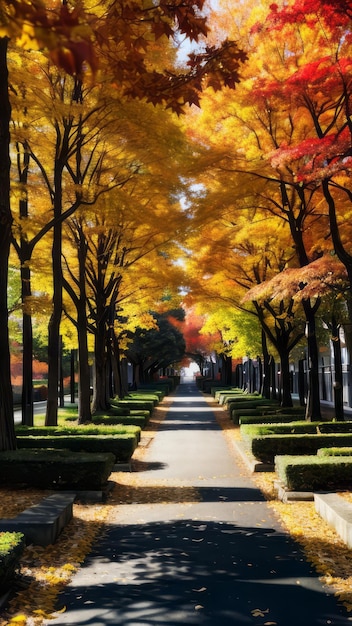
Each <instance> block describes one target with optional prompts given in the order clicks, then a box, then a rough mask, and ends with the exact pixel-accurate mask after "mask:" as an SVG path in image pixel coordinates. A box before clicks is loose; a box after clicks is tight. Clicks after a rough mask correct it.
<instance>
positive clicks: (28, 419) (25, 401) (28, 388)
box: [17, 143, 33, 426]
mask: <svg viewBox="0 0 352 626" xmlns="http://www.w3.org/2000/svg"><path fill="white" fill-rule="evenodd" d="M27 148H28V146H27V145H26V143H24V144H23V149H24V154H23V163H22V162H21V151H20V147H18V150H17V164H18V166H17V169H18V173H19V181H20V183H21V185H23V186H24V187H26V185H27V182H28V168H29V162H30V156H29V152H28V149H27ZM19 213H20V219H21V220H24V219H27V218H28V200H27V194H26V196H25V197H24V198H21V199H20V201H19ZM18 255H19V260H20V263H21V300H22V305H23V313H22V424H25V425H26V426H33V328H32V314H31V313H30V312H29V310H28V309H26V306H25V304H26V300H27V299H28V298H30V297H31V295H32V288H31V270H30V265H29V262H30V260H31V256H32V248H31V246H30V245H29V244H28V241H27V239H26V238H25V237H24V236H23V235H22V233H21V239H20V244H19V249H18Z"/></svg>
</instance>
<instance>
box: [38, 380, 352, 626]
mask: <svg viewBox="0 0 352 626" xmlns="http://www.w3.org/2000/svg"><path fill="white" fill-rule="evenodd" d="M172 400H173V401H172V404H171V405H170V409H169V411H168V414H167V417H166V419H165V421H164V422H163V423H162V424H161V426H160V428H159V430H158V432H157V433H156V435H155V437H154V439H153V441H152V443H151V445H150V447H149V448H148V450H147V451H146V456H145V457H144V459H143V463H142V464H141V468H142V472H141V474H140V475H139V476H138V481H139V482H138V485H139V487H138V488H137V489H136V503H133V504H126V505H121V506H118V507H117V512H116V519H115V522H114V523H113V524H111V525H109V526H108V528H107V529H106V532H105V533H104V535H103V536H102V537H101V538H100V539H99V541H98V542H97V544H96V545H95V548H94V551H93V552H92V554H91V555H90V556H89V558H88V559H87V561H86V563H85V564H84V566H82V567H81V569H80V570H79V571H78V573H77V574H76V575H75V577H74V578H73V580H72V582H71V584H70V585H69V586H68V587H67V588H66V589H65V591H64V592H63V593H62V594H61V595H60V598H59V603H58V608H60V607H62V606H63V605H65V606H66V607H67V608H66V612H65V613H62V614H61V615H60V616H59V617H58V618H57V619H54V620H50V622H47V623H48V624H51V625H52V626H63V625H66V626H67V625H70V626H74V625H76V626H79V625H84V626H103V625H104V626H105V625H108V626H116V625H120V626H154V625H155V626H160V625H162V626H176V625H181V624H183V625H185V626H190V625H197V626H198V625H199V626H245V625H250V626H318V625H319V626H323V625H327V624H329V625H332V626H342V625H343V626H348V624H351V623H352V622H351V621H350V620H349V619H348V616H347V614H346V613H345V611H344V609H343V608H342V607H339V605H338V604H337V602H336V600H335V598H334V596H332V595H330V594H329V590H326V589H323V588H322V586H321V584H320V582H319V580H318V578H317V576H316V574H315V573H314V571H312V568H311V567H310V565H309V564H307V563H306V561H305V559H304V557H303V554H302V553H301V551H300V548H299V547H298V546H297V544H296V543H295V542H293V541H292V540H291V538H290V537H289V536H288V535H287V534H286V533H285V532H284V531H283V530H282V528H281V527H280V525H279V523H278V521H277V520H276V518H275V517H274V515H273V513H272V511H271V510H270V509H269V508H268V506H267V504H266V502H265V501H264V499H263V496H262V494H261V492H260V491H259V490H258V489H257V488H256V486H255V485H254V483H253V482H252V481H251V478H250V477H249V476H248V474H247V472H246V471H244V470H243V468H242V466H241V464H240V463H239V464H238V463H237V461H236V458H235V456H234V452H233V451H232V450H231V449H229V447H228V444H227V441H226V438H225V437H224V434H223V432H222V431H221V429H220V428H219V427H218V425H217V423H216V419H215V416H214V412H213V408H212V407H211V406H210V405H209V404H208V403H207V402H206V401H205V400H204V399H203V396H202V394H201V393H200V392H199V391H198V390H197V388H196V386H195V385H194V384H192V383H191V384H183V385H180V386H179V387H178V389H177V391H176V393H175V394H174V395H173V397H172ZM139 489H140V497H139V496H138V491H139ZM154 490H155V491H156V492H157V493H159V494H160V498H161V499H163V490H164V493H165V502H163V503H160V502H159V503H155V501H156V499H157V498H155V497H154V496H155V493H154ZM148 494H149V496H150V501H151V502H148ZM170 494H171V497H170ZM173 496H174V497H173ZM138 502H139V503H138Z"/></svg>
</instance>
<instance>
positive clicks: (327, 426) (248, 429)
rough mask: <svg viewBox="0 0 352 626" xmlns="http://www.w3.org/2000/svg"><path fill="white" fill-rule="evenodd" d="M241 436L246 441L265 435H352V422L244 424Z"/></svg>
mask: <svg viewBox="0 0 352 626" xmlns="http://www.w3.org/2000/svg"><path fill="white" fill-rule="evenodd" d="M240 431H241V435H242V437H243V438H244V439H248V438H253V437H263V436H264V435H302V434H305V433H306V434H310V435H314V434H315V435H323V434H335V433H352V422H306V421H299V422H291V423H289V424H280V423H271V424H270V423H269V424H242V425H241V428H240Z"/></svg>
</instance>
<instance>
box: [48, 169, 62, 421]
mask: <svg viewBox="0 0 352 626" xmlns="http://www.w3.org/2000/svg"><path fill="white" fill-rule="evenodd" d="M62 169H63V167H62V165H61V164H60V163H56V164H55V174H54V179H55V198H54V216H55V218H56V221H55V224H54V227H53V243H52V271H53V309H52V313H51V316H50V321H49V329H48V330H49V332H48V364H49V371H48V401H47V406H46V417H45V425H46V426H57V409H58V385H59V358H60V350H59V344H60V322H61V315H62V265H61V255H62V222H61V213H62Z"/></svg>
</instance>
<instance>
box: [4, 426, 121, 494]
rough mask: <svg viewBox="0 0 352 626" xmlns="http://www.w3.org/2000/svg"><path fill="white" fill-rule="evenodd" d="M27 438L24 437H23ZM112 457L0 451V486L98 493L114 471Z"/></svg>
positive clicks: (76, 453) (49, 451)
mask: <svg viewBox="0 0 352 626" xmlns="http://www.w3.org/2000/svg"><path fill="white" fill-rule="evenodd" d="M23 439H27V438H23ZM114 464H115V457H114V455H113V454H109V453H105V454H97V453H95V454H89V453H87V452H75V453H74V454H72V452H71V451H70V450H53V449H48V448H46V449H31V450H21V449H18V450H9V451H6V452H0V483H1V484H4V485H29V486H31V487H36V488H38V489H55V490H70V491H71V490H73V491H74V490H76V489H77V490H80V491H81V490H88V491H92V490H101V489H103V488H104V487H105V486H106V484H107V480H108V478H109V476H110V474H111V472H112V470H113V467H114Z"/></svg>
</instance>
